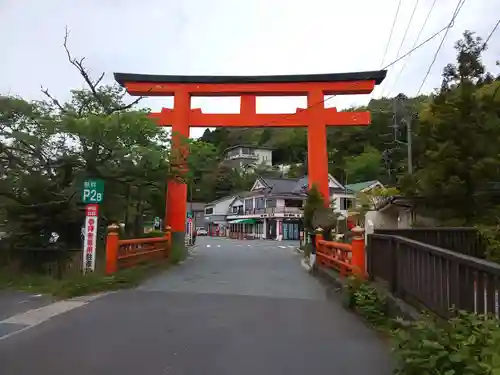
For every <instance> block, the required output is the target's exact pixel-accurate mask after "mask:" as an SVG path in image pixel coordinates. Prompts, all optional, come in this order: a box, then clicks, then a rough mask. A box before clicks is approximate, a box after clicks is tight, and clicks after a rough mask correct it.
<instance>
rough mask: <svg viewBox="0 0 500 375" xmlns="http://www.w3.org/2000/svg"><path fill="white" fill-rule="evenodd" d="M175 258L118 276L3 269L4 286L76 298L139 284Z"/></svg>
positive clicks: (0, 279) (1, 280)
mask: <svg viewBox="0 0 500 375" xmlns="http://www.w3.org/2000/svg"><path fill="white" fill-rule="evenodd" d="M170 264H171V260H169V259H166V260H164V261H161V262H156V263H147V264H141V265H138V266H136V267H133V268H128V269H124V270H120V271H118V272H117V273H116V274H114V275H110V276H107V275H104V274H102V273H100V272H94V273H90V274H87V275H82V274H78V275H76V274H74V275H68V276H66V277H64V278H63V279H61V280H57V279H55V278H53V277H50V276H44V275H34V274H21V275H19V274H13V273H12V272H8V271H6V270H3V271H2V270H0V289H16V290H23V291H28V292H32V293H41V294H48V295H52V296H54V297H56V298H72V297H78V296H82V295H87V294H92V293H98V292H104V291H112V290H118V289H127V288H133V287H136V286H138V285H139V284H140V283H141V282H142V281H143V280H145V279H147V278H149V277H151V276H152V275H154V274H156V273H158V272H160V271H163V270H165V269H167V268H168V267H169V265H170Z"/></svg>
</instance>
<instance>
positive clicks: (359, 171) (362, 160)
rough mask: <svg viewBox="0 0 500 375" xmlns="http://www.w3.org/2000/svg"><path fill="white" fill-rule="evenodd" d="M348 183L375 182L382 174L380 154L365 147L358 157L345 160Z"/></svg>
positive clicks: (369, 147) (371, 147) (373, 149)
mask: <svg viewBox="0 0 500 375" xmlns="http://www.w3.org/2000/svg"><path fill="white" fill-rule="evenodd" d="M345 171H346V174H347V179H348V181H371V180H377V179H379V178H380V176H382V175H383V174H384V171H383V162H382V153H381V152H380V151H379V150H377V149H376V148H374V147H373V146H366V147H365V149H364V150H363V152H362V153H360V154H359V155H354V156H348V157H346V159H345Z"/></svg>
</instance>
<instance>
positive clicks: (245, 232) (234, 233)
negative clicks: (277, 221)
mask: <svg viewBox="0 0 500 375" xmlns="http://www.w3.org/2000/svg"><path fill="white" fill-rule="evenodd" d="M229 231H230V237H231V238H247V239H250V238H261V237H262V235H263V233H264V222H263V221H262V220H257V219H237V220H232V221H230V222H229Z"/></svg>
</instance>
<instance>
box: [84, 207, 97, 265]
mask: <svg viewBox="0 0 500 375" xmlns="http://www.w3.org/2000/svg"><path fill="white" fill-rule="evenodd" d="M98 213H99V205H98V204H87V206H86V207H85V228H84V232H83V237H84V238H83V273H87V272H92V271H94V269H95V249H96V241H97V218H98Z"/></svg>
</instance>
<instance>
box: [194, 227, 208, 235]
mask: <svg viewBox="0 0 500 375" xmlns="http://www.w3.org/2000/svg"><path fill="white" fill-rule="evenodd" d="M196 235H197V236H208V232H207V230H206V229H205V228H198V229H196Z"/></svg>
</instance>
